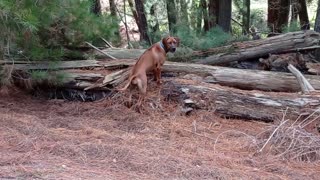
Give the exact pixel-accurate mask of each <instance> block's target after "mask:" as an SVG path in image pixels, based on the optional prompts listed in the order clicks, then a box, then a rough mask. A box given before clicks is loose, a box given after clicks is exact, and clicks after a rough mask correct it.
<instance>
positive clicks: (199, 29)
mask: <svg viewBox="0 0 320 180" xmlns="http://www.w3.org/2000/svg"><path fill="white" fill-rule="evenodd" d="M202 15H203V14H202V9H201V4H200V5H199V6H198V8H197V25H196V29H197V32H198V33H200V32H201V25H202Z"/></svg>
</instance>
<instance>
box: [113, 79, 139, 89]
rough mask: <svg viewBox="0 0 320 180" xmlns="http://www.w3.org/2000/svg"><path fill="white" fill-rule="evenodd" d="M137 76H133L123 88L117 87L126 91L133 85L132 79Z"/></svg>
mask: <svg viewBox="0 0 320 180" xmlns="http://www.w3.org/2000/svg"><path fill="white" fill-rule="evenodd" d="M135 77H136V76H131V77H130V79H129V81H128V83H127V84H126V85H125V86H124V87H123V88H121V89H117V90H118V91H125V90H126V89H128V87H129V86H130V85H131V82H132V80H133V79H134V78H135Z"/></svg>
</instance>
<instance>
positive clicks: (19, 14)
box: [0, 0, 118, 60]
mask: <svg viewBox="0 0 320 180" xmlns="http://www.w3.org/2000/svg"><path fill="white" fill-rule="evenodd" d="M91 6H92V1H91V0H55V1H48V0H37V1H34V0H1V1H0V29H1V31H0V56H2V57H4V58H5V57H8V56H9V57H23V58H27V59H31V60H58V59H60V58H61V57H62V56H63V55H64V50H63V49H64V48H63V47H66V46H79V45H81V44H82V43H83V42H84V41H90V42H96V41H97V40H98V38H100V37H104V38H106V39H108V40H111V41H112V40H114V39H112V37H114V34H115V32H116V31H117V29H118V20H115V19H113V18H111V17H110V16H105V15H100V16H97V15H95V14H94V13H92V12H91ZM8 49H9V50H8Z"/></svg>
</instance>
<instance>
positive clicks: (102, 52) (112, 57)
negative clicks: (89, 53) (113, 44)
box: [86, 42, 117, 59]
mask: <svg viewBox="0 0 320 180" xmlns="http://www.w3.org/2000/svg"><path fill="white" fill-rule="evenodd" d="M86 44H88V45H89V46H91V47H92V48H93V49H95V50H97V51H99V52H100V53H102V54H104V55H106V56H108V57H110V58H111V59H117V58H115V57H113V56H111V55H110V54H108V53H106V52H103V51H101V50H100V49H99V48H97V47H95V46H94V45H92V44H90V43H88V42H86Z"/></svg>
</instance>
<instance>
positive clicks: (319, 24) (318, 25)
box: [314, 0, 320, 32]
mask: <svg viewBox="0 0 320 180" xmlns="http://www.w3.org/2000/svg"><path fill="white" fill-rule="evenodd" d="M314 30H315V31H316V32H320V0H318V8H317V15H316V20H315V25H314Z"/></svg>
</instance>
